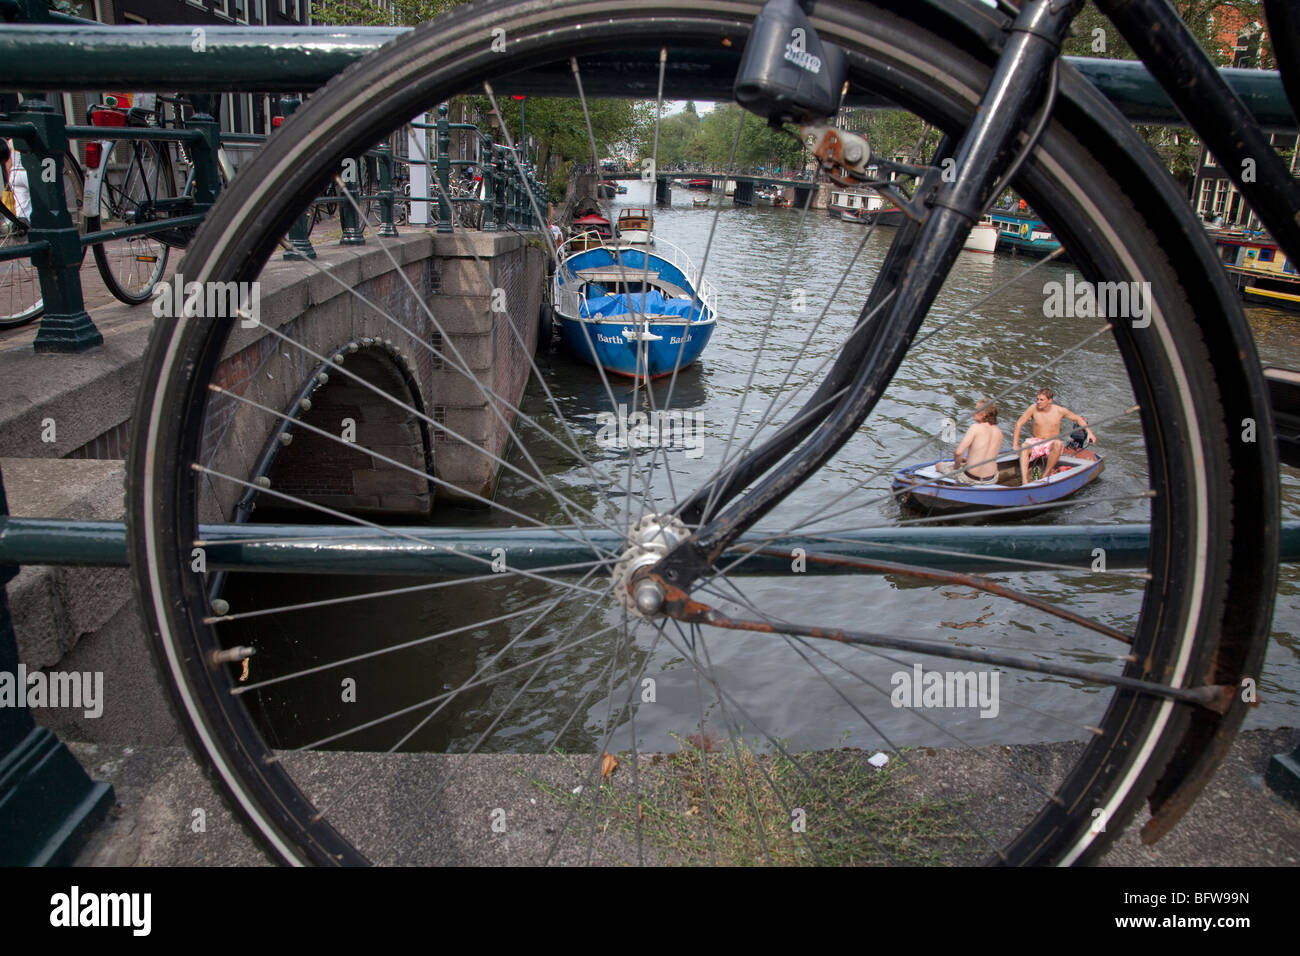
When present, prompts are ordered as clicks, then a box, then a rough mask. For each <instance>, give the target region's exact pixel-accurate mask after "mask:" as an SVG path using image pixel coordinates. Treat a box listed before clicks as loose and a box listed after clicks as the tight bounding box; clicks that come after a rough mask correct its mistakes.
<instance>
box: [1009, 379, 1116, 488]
mask: <svg viewBox="0 0 1300 956" xmlns="http://www.w3.org/2000/svg"><path fill="white" fill-rule="evenodd" d="M1054 398H1055V396H1054V395H1053V394H1052V390H1051V389H1050V388H1044V389H1040V390H1039V392H1038V398H1037V400H1036V401H1035V402H1034V404H1032V405H1030V406H1029V407H1028V408H1026V409H1025V413H1024V414H1023V415H1021V416H1020V418H1019V420H1018V421H1017V422H1016V431H1015V434H1014V435H1013V436H1012V438H1011V444H1012V447H1013V448H1014V449H1015V450H1016V451H1018V452H1020V481H1021V483H1022V484H1026V485H1027V484H1029V466H1030V464H1031V463H1032V462H1035V461H1037V460H1038V459H1040V458H1045V459H1047V464H1046V467H1044V468H1043V477H1044V478H1046V477H1047V476H1048V475H1050V474H1051V473H1052V469H1053V468H1055V467H1056V462H1057V460H1058V459H1059V458H1060V457H1061V452H1062V450H1063V449H1064V448H1065V446H1064V445H1063V444H1062V442H1061V439H1060V435H1061V419H1063V418H1068V419H1069V420H1070V421H1072V422H1077V423H1078V425H1079V427H1080V428H1082V429H1083V430H1084V432H1085V433H1086V435H1087V437H1088V441H1090V442H1095V441H1096V440H1097V436H1096V435H1094V434H1093V433H1092V429H1091V428H1089V427H1088V422H1087V420H1086V419H1085V418H1084V417H1083V416H1082V415H1076V414H1075V413H1074V412H1072V411H1070V410H1069V409H1068V408H1066V407H1065V406H1064V405H1057V404H1056V402H1055V401H1054V400H1053V399H1054ZM1031 418H1032V419H1033V420H1034V425H1033V435H1034V437H1033V438H1031V439H1030V440H1029V441H1027V442H1025V445H1024V447H1023V448H1021V447H1020V430H1021V429H1022V428H1024V427H1025V425H1026V423H1028V421H1029V420H1030V419H1031Z"/></svg>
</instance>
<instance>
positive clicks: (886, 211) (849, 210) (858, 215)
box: [826, 189, 903, 226]
mask: <svg viewBox="0 0 1300 956" xmlns="http://www.w3.org/2000/svg"><path fill="white" fill-rule="evenodd" d="M826 212H827V215H829V216H830V217H831V218H832V219H842V220H843V221H844V222H852V223H857V224H858V225H861V226H899V225H902V222H903V210H902V209H900V208H899V207H898V205H897V204H896V203H895V202H893V201H892V200H890V199H886V198H885V197H884V196H882V195H880V193H878V192H876V191H875V190H874V189H866V190H837V191H835V192H832V193H831V198H830V202H829V203H828V204H827V206H826Z"/></svg>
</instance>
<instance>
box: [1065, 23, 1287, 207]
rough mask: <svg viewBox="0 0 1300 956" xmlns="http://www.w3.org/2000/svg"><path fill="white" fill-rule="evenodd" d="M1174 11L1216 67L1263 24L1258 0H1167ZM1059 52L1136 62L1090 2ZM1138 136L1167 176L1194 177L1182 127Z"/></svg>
mask: <svg viewBox="0 0 1300 956" xmlns="http://www.w3.org/2000/svg"><path fill="white" fill-rule="evenodd" d="M1173 6H1174V10H1175V11H1176V12H1177V13H1178V15H1179V16H1180V17H1181V18H1182V20H1183V22H1184V23H1185V24H1187V28H1188V30H1190V31H1191V34H1192V36H1194V37H1195V38H1196V40H1197V42H1198V43H1199V44H1200V45H1201V47H1202V48H1203V49H1204V50H1205V51H1206V53H1208V54H1209V56H1210V59H1211V60H1213V61H1214V63H1215V64H1216V65H1218V66H1225V65H1227V64H1230V63H1231V62H1232V57H1233V52H1234V51H1233V48H1232V43H1230V42H1226V40H1225V38H1224V36H1223V35H1224V34H1228V35H1231V37H1232V38H1233V40H1234V41H1235V38H1236V36H1237V33H1238V32H1239V31H1240V30H1242V29H1244V28H1245V27H1247V26H1248V25H1249V24H1251V23H1258V22H1260V21H1261V20H1262V19H1263V9H1262V8H1263V4H1262V3H1260V2H1258V0H1173ZM1063 50H1064V52H1065V54H1066V55H1068V56H1093V57H1101V58H1103V59H1108V60H1136V59H1137V54H1136V53H1134V52H1133V48H1132V47H1130V46H1129V45H1128V43H1127V42H1126V41H1125V40H1124V38H1123V37H1122V36H1120V33H1119V31H1118V30H1117V29H1115V27H1114V26H1113V25H1112V24H1111V23H1110V21H1109V20H1107V19H1106V18H1105V17H1104V16H1103V15H1102V13H1101V11H1100V10H1098V9H1097V6H1096V4H1095V3H1094V2H1093V0H1088V3H1087V5H1086V6H1085V7H1084V8H1083V10H1082V11H1081V12H1080V13H1079V15H1078V16H1077V17H1076V18H1075V20H1074V24H1073V25H1072V28H1071V36H1070V37H1069V38H1068V39H1067V40H1066V42H1065V45H1064V47H1063ZM1134 129H1136V130H1137V133H1138V135H1139V136H1141V137H1142V139H1143V140H1145V141H1146V143H1147V145H1148V146H1150V147H1151V148H1152V149H1153V150H1155V152H1156V154H1157V155H1158V156H1159V157H1160V159H1161V161H1162V162H1163V163H1164V166H1165V168H1166V169H1168V170H1169V172H1170V174H1172V175H1173V177H1174V178H1175V179H1176V180H1178V182H1179V183H1181V184H1182V185H1183V186H1184V187H1185V188H1187V187H1189V186H1190V183H1191V181H1192V180H1193V179H1194V178H1195V177H1196V170H1197V166H1198V163H1199V161H1200V151H1201V142H1200V140H1199V139H1198V138H1197V136H1196V134H1195V133H1193V132H1192V131H1191V130H1190V129H1188V128H1186V127H1165V126H1142V125H1137V126H1134Z"/></svg>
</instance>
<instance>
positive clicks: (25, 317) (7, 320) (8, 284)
mask: <svg viewBox="0 0 1300 956" xmlns="http://www.w3.org/2000/svg"><path fill="white" fill-rule="evenodd" d="M25 242H27V230H26V229H24V228H23V227H22V226H21V225H20V224H19V223H17V222H15V221H14V220H12V219H10V218H9V217H8V216H4V215H0V249H6V248H10V247H13V246H20V245H22V244H24V243H25ZM44 311H45V302H44V299H43V298H42V296H41V283H40V277H39V276H38V275H37V274H36V267H35V266H34V265H32V262H31V260H30V259H6V260H5V261H3V262H0V328H5V329H12V328H17V327H18V326H20V325H25V324H26V323H28V322H31V321H32V320H33V319H36V318H39V317H40V315H41V313H42V312H44Z"/></svg>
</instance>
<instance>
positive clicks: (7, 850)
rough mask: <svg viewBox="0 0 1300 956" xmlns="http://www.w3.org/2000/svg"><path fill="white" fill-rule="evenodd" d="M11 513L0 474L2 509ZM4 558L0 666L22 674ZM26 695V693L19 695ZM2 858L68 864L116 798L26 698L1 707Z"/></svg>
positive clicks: (11, 570)
mask: <svg viewBox="0 0 1300 956" xmlns="http://www.w3.org/2000/svg"><path fill="white" fill-rule="evenodd" d="M8 514H9V507H8V503H7V501H6V499H5V491H4V476H3V475H0V517H2V516H5V515H8ZM17 574H18V566H17V565H13V564H0V673H6V674H18V673H20V670H19V667H20V665H19V662H18V642H17V640H16V638H15V637H14V627H13V617H12V615H11V614H10V611H9V599H8V596H7V595H6V592H5V588H6V582H8V581H11V580H12V579H13V578H14V577H15V576H16V575H17ZM20 700H21V698H20ZM0 806H3V807H4V808H5V812H4V814H3V815H0V866H5V867H9V866H50V865H52V866H67V865H68V864H70V863H71V862H72V860H73V858H74V857H75V856H76V854H77V852H78V851H79V850H80V849H81V847H82V845H83V844H84V843H85V841H86V838H87V837H88V836H89V835H90V832H91V831H92V830H93V829H94V828H95V827H96V826H97V825H98V823H99V821H100V820H102V819H103V818H104V816H105V815H106V814H107V813H108V811H109V810H110V809H112V806H113V788H112V787H110V786H109V785H108V784H106V783H96V782H95V781H93V780H91V779H90V777H89V776H87V775H86V771H85V770H83V769H82V768H81V765H80V764H79V763H78V762H77V759H76V758H75V757H74V756H73V755H72V752H71V751H70V750H68V748H67V746H66V745H65V744H63V743H60V742H59V739H58V738H57V737H56V736H55V735H54V734H53V733H52V732H51V731H50V730H49V729H47V728H45V727H37V726H36V721H35V720H33V719H32V713H31V711H30V710H29V709H28V707H27V705H26V703H25V702H23V703H20V704H19V705H18V706H17V707H13V706H8V707H0Z"/></svg>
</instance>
